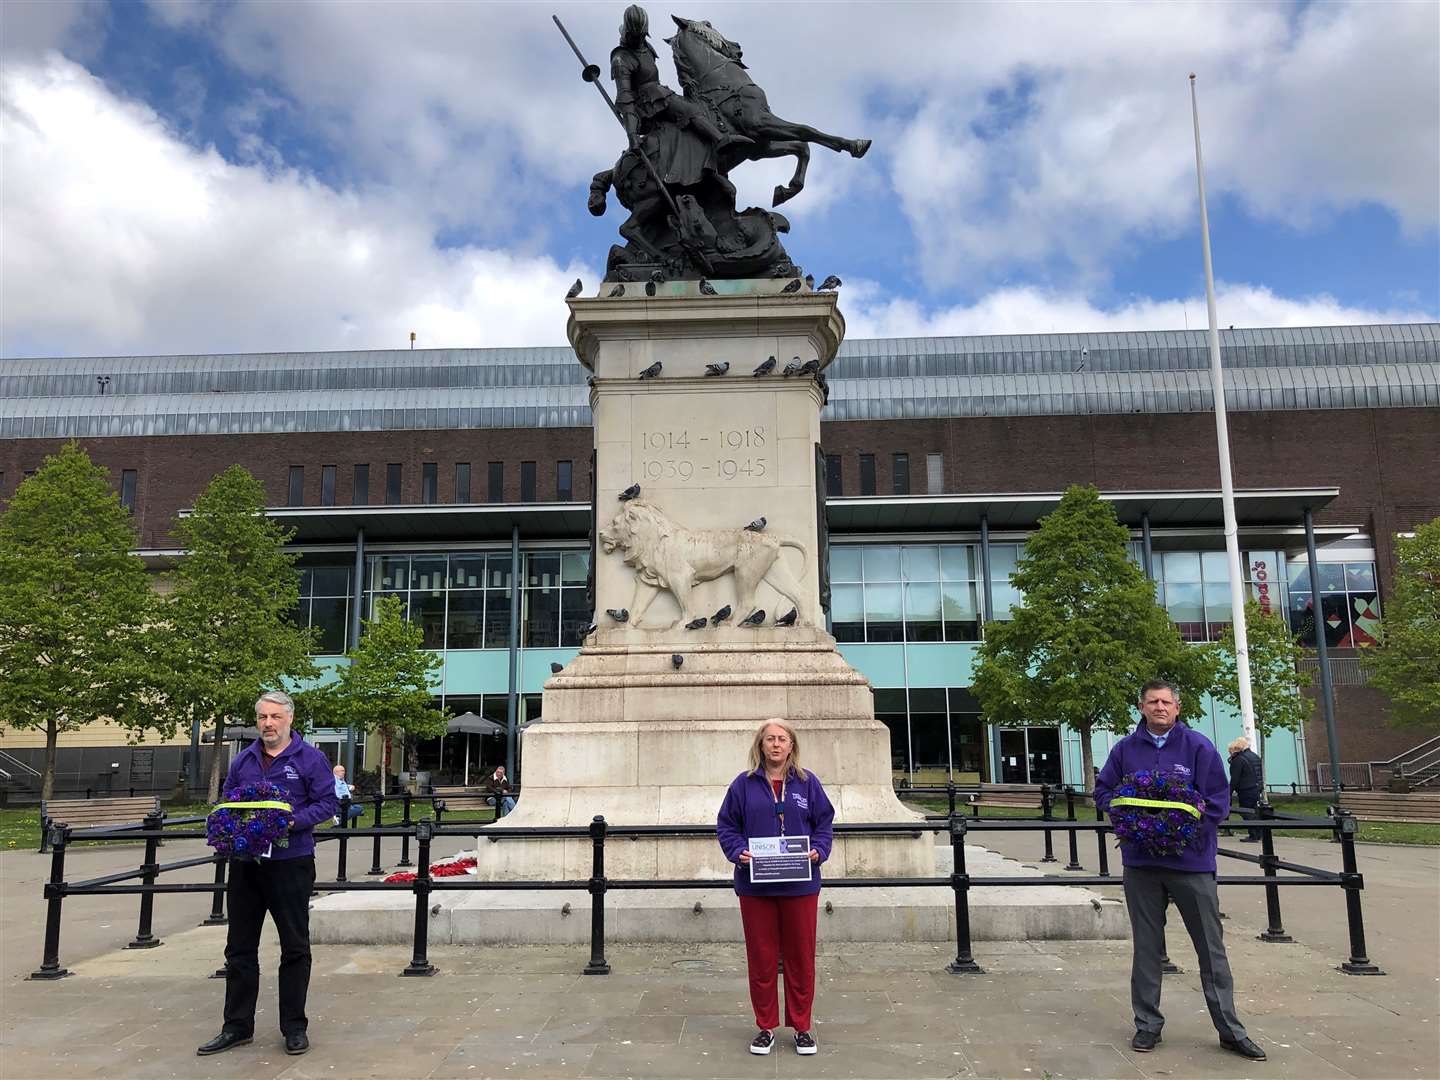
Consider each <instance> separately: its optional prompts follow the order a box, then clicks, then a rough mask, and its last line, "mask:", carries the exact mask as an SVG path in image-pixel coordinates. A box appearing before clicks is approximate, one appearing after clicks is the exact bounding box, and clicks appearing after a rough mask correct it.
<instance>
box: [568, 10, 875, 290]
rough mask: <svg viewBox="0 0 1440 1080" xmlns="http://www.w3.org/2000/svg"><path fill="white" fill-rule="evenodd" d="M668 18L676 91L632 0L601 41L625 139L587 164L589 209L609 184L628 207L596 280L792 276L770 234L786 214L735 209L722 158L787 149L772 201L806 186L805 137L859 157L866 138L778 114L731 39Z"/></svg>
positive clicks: (589, 70)
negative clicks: (617, 149)
mask: <svg viewBox="0 0 1440 1080" xmlns="http://www.w3.org/2000/svg"><path fill="white" fill-rule="evenodd" d="M672 18H673V19H674V22H675V25H676V27H677V30H676V33H675V35H674V36H673V37H670V38H666V39H665V40H666V42H667V43H668V44H669V45H670V47H671V51H672V52H673V54H674V61H675V68H676V71H677V73H678V75H679V78H680V85H681V87H682V89H683V91H684V93H683V96H681V95H679V94H676V93H674V92H673V91H671V90H669V89H668V88H667V87H665V86H664V84H663V83H662V82H661V81H660V78H659V71H658V67H657V65H656V56H655V53H654V50H653V49H652V48H651V47H650V44H649V40H648V30H649V18H648V16H647V15H646V14H645V11H644V9H643V8H640V7H639V6H638V5H632V6H631V7H630V8H627V9H626V12H625V19H624V22H623V24H622V26H621V31H620V32H621V40H620V46H619V47H618V48H616V49H615V50H614V51H613V52H612V53H611V74H612V77H613V78H614V80H615V85H616V99H615V101H614V103H613V104H612V108H613V109H614V111H615V114H616V116H617V118H619V119H620V121H621V123H622V124H623V125H624V126H625V130H626V133H627V136H628V139H629V142H630V147H629V149H627V150H625V151H624V152H623V153H622V154H621V155H620V158H619V160H618V161H616V163H615V165H614V167H613V168H610V169H606V170H604V171H603V172H599V173H596V174H595V177H594V180H593V181H592V182H591V185H590V195H589V209H590V212H591V213H592V214H594V215H596V216H597V217H598V216H600V215H602V214H604V213H605V209H606V196H607V195H608V193H609V192H610V191H612V190H613V191H614V192H615V195H616V198H617V199H618V201H619V202H620V204H621V205H622V206H624V207H625V208H626V209H627V210H629V211H630V216H629V218H627V219H626V221H625V222H624V223H623V224H622V225H621V226H620V230H619V231H620V235H621V236H622V237H623V238H624V239H625V241H626V243H625V244H624V245H623V246H621V245H615V246H613V247H612V248H611V249H610V258H609V262H608V265H607V269H606V275H605V277H606V280H607V281H654V280H658V279H661V278H677V277H678V278H686V277H689V278H694V277H709V278H717V279H725V278H747V277H763V276H771V277H798V276H799V275H800V271H799V270H798V269H797V268H796V266H795V264H794V263H793V262H791V260H790V257H789V256H788V255H787V254H786V252H785V248H784V246H783V245H782V244H781V242H780V237H779V234H781V233H785V232H788V231H789V229H790V223H789V222H788V221H787V220H786V219H785V217H784V216H783V215H781V214H778V213H775V212H774V211H772V210H765V209H760V208H758V207H750V208H749V209H746V210H743V211H738V210H737V209H736V205H735V200H736V194H735V187H734V185H733V184H731V183H730V180H729V175H728V174H729V172H730V170H731V169H732V168H734V167H735V166H736V165H738V164H739V163H741V162H743V161H757V160H760V159H762V158H774V157H787V156H793V157H794V158H795V161H796V166H795V173H794V175H793V176H792V177H791V179H790V182H789V183H787V184H782V185H779V186H777V187H776V188H775V195H774V202H773V205H774V206H779V205H780V204H781V203H784V202H786V201H787V200H789V199H792V198H794V197H795V195H796V194H798V193H799V192H800V191H801V190H802V189H803V188H804V186H805V174H806V170H807V168H808V167H809V163H810V143H812V142H813V143H818V144H819V145H821V146H825V147H828V148H829V149H831V150H834V151H836V152H841V153H849V154H850V155H851V156H853V157H856V158H859V157H863V156H864V155H865V152H866V151H867V150H869V149H870V140H869V139H842V138H840V137H838V136H835V135H830V134H827V133H826V132H823V131H820V130H818V129H817V128H813V127H810V126H809V125H806V124H796V123H792V122H790V121H788V120H782V119H781V118H780V117H778V116H776V115H775V114H774V113H773V112H771V111H770V105H769V102H768V101H767V100H766V97H765V91H764V90H762V89H761V88H760V87H759V86H756V85H755V83H754V82H753V81H752V80H751V79H750V76H749V75H748V74H747V72H746V68H745V65H744V63H743V62H742V61H741V55H742V50H741V48H740V46H739V45H738V44H736V43H735V42H733V41H730V40H729V39H728V38H726V37H725V36H724V35H723V34H721V33H720V32H719V31H718V30H716V29H715V28H714V27H713V26H711V25H710V23H708V22H704V21H700V20H695V19H681V18H678V17H675V16H672ZM556 22H557V25H558V22H559V20H558V19H557V20H556ZM561 31H562V33H563V32H564V27H563V26H562V27H561ZM566 37H567V40H568V37H569V35H568V34H567V35H566ZM570 44H571V47H572V48H575V45H574V42H573V41H571V43H570ZM576 55H577V56H580V54H579V50H578V48H577V49H576ZM580 59H581V63H582V65H584V64H585V60H584V57H583V56H580ZM599 71H600V69H599V68H598V67H592V66H589V65H586V74H585V78H586V80H587V81H592V82H593V81H595V80H596V78H598V76H599ZM602 93H603V90H602ZM607 102H608V97H607ZM647 288H648V286H647Z"/></svg>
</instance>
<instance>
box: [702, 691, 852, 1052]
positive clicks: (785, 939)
mask: <svg viewBox="0 0 1440 1080" xmlns="http://www.w3.org/2000/svg"><path fill="white" fill-rule="evenodd" d="M834 820H835V808H834V807H833V806H831V805H830V799H829V797H828V796H826V794H825V789H824V788H823V787H822V786H821V785H820V778H819V777H818V776H816V775H815V774H814V773H813V772H807V771H806V770H805V769H803V768H801V767H800V737H799V736H798V735H797V734H796V733H795V730H794V728H792V727H790V725H789V724H787V723H785V721H783V720H779V719H775V720H767V721H766V722H765V723H763V724H761V725H760V730H759V731H757V732H756V733H755V739H754V741H753V742H752V743H751V744H750V767H749V768H748V769H746V770H745V771H744V772H742V773H741V774H740V775H739V776H737V777H736V778H735V779H734V781H732V782H731V784H730V790H729V791H727V792H726V793H725V801H724V802H723V803H722V804H721V806H720V812H719V814H718V815H717V817H716V819H715V825H716V835H717V838H718V839H719V841H720V849H721V850H722V851H724V852H725V858H727V859H728V860H730V862H732V863H734V864H735V892H736V895H738V896H739V897H740V922H741V925H742V926H743V927H744V930H745V962H746V966H747V968H748V971H749V976H750V1004H751V1007H752V1008H753V1009H754V1010H755V1025H756V1027H758V1028H759V1029H760V1030H759V1032H758V1033H757V1034H756V1036H755V1038H754V1039H752V1040H751V1041H750V1052H751V1053H752V1054H768V1053H770V1048H771V1047H772V1046H773V1045H774V1043H775V1028H777V1027H778V1026H779V1025H780V1011H779V1001H778V999H777V995H776V985H777V981H778V975H779V963H780V961H781V959H782V958H783V960H784V962H785V1025H786V1026H787V1027H789V1028H793V1029H794V1031H795V1052H796V1053H797V1054H814V1053H816V1052H817V1050H818V1047H817V1046H816V1044H815V1036H814V1034H813V1031H812V1026H811V1023H812V1021H811V1011H812V1007H813V1005H814V1002H815V917H816V909H817V906H818V904H819V901H820V864H821V863H823V862H824V861H825V860H826V859H828V858H829V857H830V846H831V843H832V839H831V837H832V830H831V825H832V823H833V822H834ZM787 834H788V835H790V836H808V837H810V862H811V864H812V866H813V871H812V873H811V875H810V880H809V881H787V882H778V883H775V884H765V883H755V882H752V881H751V880H750V860H751V856H750V838H751V837H762V836H764V837H769V836H785V835H787Z"/></svg>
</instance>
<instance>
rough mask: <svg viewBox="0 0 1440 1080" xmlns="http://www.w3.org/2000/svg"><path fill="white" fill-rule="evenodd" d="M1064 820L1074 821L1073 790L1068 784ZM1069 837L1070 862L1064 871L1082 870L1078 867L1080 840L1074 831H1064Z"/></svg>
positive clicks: (1066, 786)
mask: <svg viewBox="0 0 1440 1080" xmlns="http://www.w3.org/2000/svg"><path fill="white" fill-rule="evenodd" d="M1065 820H1066V821H1074V820H1075V789H1074V788H1073V787H1071V786H1070V785H1069V784H1066V785H1065ZM1066 831H1067V832H1068V833H1069V835H1070V861H1069V862H1068V863H1066V864H1065V869H1066V870H1084V869H1085V867H1083V866H1081V865H1080V838H1079V836H1077V835H1076V833H1075V830H1074V829H1068V830H1066Z"/></svg>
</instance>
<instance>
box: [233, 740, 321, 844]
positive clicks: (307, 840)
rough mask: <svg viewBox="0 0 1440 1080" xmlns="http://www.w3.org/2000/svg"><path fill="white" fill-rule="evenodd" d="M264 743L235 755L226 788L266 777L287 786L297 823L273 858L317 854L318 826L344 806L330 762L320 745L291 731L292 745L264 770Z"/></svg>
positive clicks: (280, 786)
mask: <svg viewBox="0 0 1440 1080" xmlns="http://www.w3.org/2000/svg"><path fill="white" fill-rule="evenodd" d="M263 745H264V744H263V743H261V742H260V740H259V739H256V740H255V741H254V742H252V743H251V744H250V745H249V746H247V747H245V749H244V750H241V751H240V753H238V754H236V755H235V760H234V761H232V762H231V763H230V771H229V772H228V773H226V775H225V790H226V791H229V790H230V789H231V788H235V787H241V786H243V785H245V784H257V783H259V782H260V781H262V780H266V781H269V782H270V783H272V784H274V785H275V786H276V787H278V788H284V789H285V790H286V791H288V792H289V793H290V798H289V800H288V801H289V803H290V805H291V807H292V808H293V809H294V811H295V824H294V825H292V826H291V828H290V843H289V844H287V845H286V846H285V847H283V848H282V847H277V848H275V850H274V853H273V854H272V855H271V858H272V859H275V860H276V861H279V860H282V859H300V858H304V857H305V856H306V855H314V854H315V826H316V825H318V824H320V822H322V821H324V820H326V819H327V818H332V817H334V816H335V815H336V813H338V812H339V808H340V800H339V799H337V798H336V797H335V776H334V774H333V773H332V772H331V771H330V761H329V759H328V758H326V756H325V755H324V754H323V753H321V751H320V750H318V749H317V748H316V747H314V746H312V745H311V744H310V743H307V742H306V741H305V740H304V739H302V738H301V737H300V736H299V735H297V734H295V733H294V732H291V734H290V745H289V746H287V747H285V749H284V750H282V751H281V752H280V756H279V757H277V758H276V759H275V760H274V761H273V762H272V763H271V765H270V768H269V769H268V770H263V769H261V767H260V765H261V762H260V751H261V748H262V746H263Z"/></svg>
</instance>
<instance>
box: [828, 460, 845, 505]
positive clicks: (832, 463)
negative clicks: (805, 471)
mask: <svg viewBox="0 0 1440 1080" xmlns="http://www.w3.org/2000/svg"><path fill="white" fill-rule="evenodd" d="M825 494H826V495H834V496H837V497H838V496H841V495H844V494H845V481H844V479H843V478H842V474H841V472H840V455H839V454H826V455H825Z"/></svg>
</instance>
